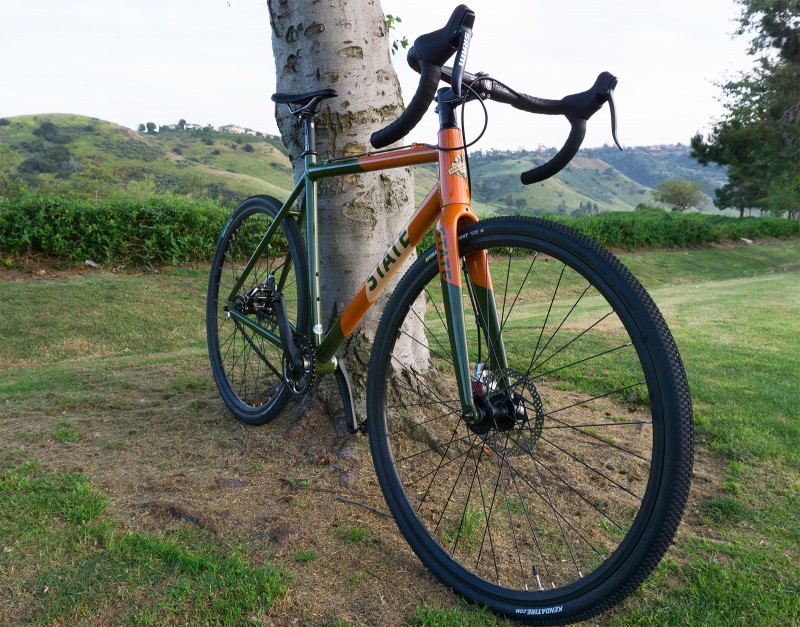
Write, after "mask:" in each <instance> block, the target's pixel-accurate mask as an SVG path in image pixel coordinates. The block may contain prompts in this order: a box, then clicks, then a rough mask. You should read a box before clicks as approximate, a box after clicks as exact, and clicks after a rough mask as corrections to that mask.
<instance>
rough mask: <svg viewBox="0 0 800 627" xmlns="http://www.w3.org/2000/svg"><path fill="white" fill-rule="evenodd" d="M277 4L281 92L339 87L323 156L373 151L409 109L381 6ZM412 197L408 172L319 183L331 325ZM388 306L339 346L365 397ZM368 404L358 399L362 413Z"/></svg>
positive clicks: (351, 1) (285, 115)
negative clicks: (376, 135)
mask: <svg viewBox="0 0 800 627" xmlns="http://www.w3.org/2000/svg"><path fill="white" fill-rule="evenodd" d="M268 6H269V13H270V24H271V26H272V48H273V52H274V57H275V68H276V75H277V91H279V92H284V93H300V92H305V91H312V90H316V89H322V88H326V87H330V88H333V89H335V90H336V91H337V92H338V94H339V96H338V98H335V99H330V100H326V101H325V103H324V104H325V107H324V108H323V110H322V112H321V113H320V115H319V116H318V117H317V150H318V153H319V159H320V160H323V159H327V158H330V157H334V156H336V157H341V156H346V155H354V154H359V153H363V152H367V151H368V150H369V149H370V144H369V136H370V134H371V133H372V132H373V131H375V130H377V129H380V128H382V127H384V126H386V125H387V124H388V123H389V122H391V121H392V120H394V119H395V118H396V117H397V116H398V115H399V114H400V112H401V111H402V108H403V102H402V98H401V95H400V84H399V82H398V80H397V76H396V75H395V72H394V70H393V69H392V66H391V61H390V57H389V41H388V33H387V30H386V25H385V18H384V14H383V10H382V9H381V6H380V3H379V2H378V1H377V0H366V1H365V0H319V1H316V2H297V1H295V0H269V2H268ZM276 118H277V121H278V127H279V128H280V131H281V137H282V139H283V142H284V144H285V145H286V146H287V148H288V150H289V155H290V158H291V160H292V165H293V166H294V168H295V177H296V178H298V177H299V175H300V173H301V172H302V168H303V159H302V157H301V156H300V155H301V153H302V141H303V138H302V130H301V129H300V128H299V127H298V126H297V124H296V121H295V118H294V117H293V116H292V115H291V113H290V112H289V110H288V107H286V106H285V105H279V106H278V107H277V108H276ZM413 197H414V194H413V184H412V178H411V173H410V171H409V170H408V169H395V170H388V171H385V172H379V173H365V174H357V175H349V176H346V177H340V178H334V179H325V180H323V181H321V182H320V187H319V216H320V225H319V237H320V249H321V250H320V264H321V271H320V275H321V277H320V280H321V284H322V295H323V303H322V304H323V321H324V322H325V323H326V325H327V324H329V323H330V322H331V321H332V320H334V319H335V316H336V315H338V314H339V313H340V312H341V311H342V309H343V308H344V306H346V305H347V303H348V302H349V301H350V299H351V298H352V297H353V296H354V295H355V294H356V292H357V291H358V289H359V288H360V286H361V284H362V282H363V281H364V280H365V279H366V278H367V276H369V274H370V273H371V272H372V270H373V269H374V267H375V265H376V264H377V263H378V261H379V258H380V256H381V254H382V253H383V252H384V251H385V250H386V248H387V247H388V246H389V244H390V243H391V242H392V241H393V239H394V237H395V236H396V235H397V234H398V233H399V232H400V229H401V228H402V226H403V225H404V224H405V222H406V220H407V219H408V218H409V217H410V215H411V213H412V212H413ZM391 289H392V286H390V287H389V290H391ZM384 304H385V298H384V299H381V300H380V301H379V302H378V303H377V304H376V306H375V307H373V309H372V310H371V311H370V313H369V314H368V315H367V317H366V318H365V319H364V321H363V322H362V323H361V325H360V327H359V328H358V330H357V331H356V332H355V333H354V334H353V336H351V338H350V339H349V340H348V342H347V344H346V346H345V347H344V348H343V349H340V353H339V354H340V355H345V357H346V362H347V366H348V369H349V371H350V374H351V376H352V378H353V380H354V381H353V382H354V388H355V389H354V392H355V393H356V394H357V395H358V394H360V393H361V392H360V391H361V390H363V389H364V385H363V384H364V380H365V374H366V366H367V363H368V361H369V352H370V347H371V342H372V340H373V338H374V336H375V329H376V327H377V321H378V319H379V318H380V313H381V311H382V310H383V307H384ZM359 405H361V402H359V399H358V398H357V410H359V413H361V411H360V408H359ZM362 407H363V405H362ZM362 417H363V414H362Z"/></svg>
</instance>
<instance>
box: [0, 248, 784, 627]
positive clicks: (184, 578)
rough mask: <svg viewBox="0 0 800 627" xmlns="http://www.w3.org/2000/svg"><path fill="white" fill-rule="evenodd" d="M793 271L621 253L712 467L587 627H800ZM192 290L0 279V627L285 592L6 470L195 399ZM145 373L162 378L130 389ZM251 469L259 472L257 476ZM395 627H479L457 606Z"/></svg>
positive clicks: (345, 532) (85, 490)
mask: <svg viewBox="0 0 800 627" xmlns="http://www.w3.org/2000/svg"><path fill="white" fill-rule="evenodd" d="M799 258H800V242H797V241H787V242H780V243H777V244H773V245H760V246H741V247H733V248H725V249H719V248H716V249H707V250H697V251H688V252H686V251H675V252H663V253H662V252H653V253H647V254H632V255H625V256H624V260H625V262H626V263H627V264H628V265H629V267H631V269H632V270H633V271H634V273H635V274H636V275H637V276H639V277H640V278H641V279H642V281H643V283H644V284H645V285H646V287H647V288H648V289H649V290H650V291H651V292H652V294H653V296H654V299H655V300H656V302H657V303H658V304H659V307H660V308H661V309H662V311H663V312H664V314H665V317H666V318H667V321H668V322H669V324H670V327H671V328H672V330H673V333H674V334H675V337H676V341H677V343H678V345H679V347H680V349H681V353H682V356H683V358H684V361H685V364H686V368H687V373H688V375H689V380H690V386H691V389H692V392H693V400H694V404H695V414H696V420H697V430H698V439H699V441H700V443H701V446H700V447H699V456H700V457H701V458H702V459H704V460H716V462H715V463H716V464H717V467H718V468H719V470H718V471H716V472H717V474H716V475H715V476H714V477H713V478H712V479H713V481H712V486H713V490H711V489H709V490H708V491H707V492H706V493H703V494H700V495H698V496H693V497H692V502H691V504H690V507H689V510H688V511H687V522H686V523H685V525H684V526H683V527H682V531H681V532H680V533H679V535H678V537H677V539H676V543H675V546H674V547H673V548H672V549H671V550H670V552H669V553H668V557H667V559H666V560H665V561H664V562H663V563H662V564H661V566H659V568H658V569H657V570H656V571H655V573H654V574H653V575H652V576H651V577H650V578H649V579H648V581H647V582H646V584H645V585H644V586H643V587H642V588H641V589H640V590H639V591H637V592H636V593H635V594H634V595H633V597H632V599H631V600H630V601H628V602H627V603H626V604H625V605H624V606H623V607H621V608H618V609H617V610H615V611H613V612H612V613H610V614H608V615H606V616H604V617H602V618H601V619H600V622H601V623H602V624H608V623H611V624H614V625H636V624H667V625H684V624H708V625H727V624H775V625H788V624H797V623H798V621H800V601H799V599H800V586H798V582H799V581H800V567H798V564H800V549H798V547H800V446H799V444H800V420H798V418H800V416H798V403H797V398H798V397H800V389H799V386H798V381H800V366H799V365H798V360H797V355H798V354H800V290H798V285H800V270H799V269H798V262H797V260H798V259H799ZM33 287H35V288H38V289H32V288H33ZM204 290H205V271H204V270H192V269H186V270H184V269H179V270H175V271H171V272H169V273H165V274H160V275H108V274H102V275H100V274H98V275H88V276H85V277H80V278H73V279H69V280H57V281H41V282H35V283H34V282H18V283H10V282H6V283H0V301H2V302H3V303H4V305H6V304H7V305H8V306H5V307H4V314H3V316H2V317H0V336H2V337H3V338H4V341H3V344H2V347H1V348H0V368H2V371H0V407H3V409H4V415H6V413H7V415H22V414H21V413H20V412H27V414H26V415H36V416H37V417H38V418H37V420H36V421H31V422H30V424H26V425H25V428H24V430H23V431H20V432H19V434H18V437H16V438H15V439H13V440H10V441H7V444H6V445H5V446H4V448H3V449H2V452H0V473H2V477H0V547H2V549H0V550H1V551H2V552H0V579H3V580H4V581H9V582H11V583H10V584H9V585H11V586H12V588H10V589H8V588H7V589H4V591H3V592H1V593H0V622H5V623H8V622H12V623H13V622H17V623H29V622H37V623H57V624H75V623H85V624H107V623H115V624H120V623H122V624H130V623H138V624H161V623H164V622H167V623H168V622H174V623H178V622H180V623H184V622H192V623H213V624H225V623H229V624H235V623H244V622H246V621H247V620H249V617H250V616H264V615H265V614H266V613H268V612H269V611H270V607H272V606H273V605H274V604H276V603H280V602H281V600H282V599H283V598H285V597H286V596H287V595H290V592H289V588H288V586H289V578H288V576H287V574H286V573H285V572H284V571H281V570H276V569H274V568H271V567H269V566H264V565H263V564H260V565H259V564H258V563H252V562H251V561H250V559H249V556H250V554H251V553H250V550H249V549H248V548H246V547H239V546H237V545H235V544H232V543H231V542H232V541H229V540H227V539H223V540H219V539H214V538H211V537H209V536H208V534H207V533H206V532H204V531H202V530H197V529H192V528H182V529H180V530H178V531H172V532H165V533H163V534H151V533H144V532H138V531H136V532H134V531H130V530H128V529H127V527H126V526H125V525H122V524H121V521H119V520H114V519H112V518H111V517H110V516H109V514H108V513H107V512H106V509H107V501H106V500H105V498H104V497H103V496H102V495H101V494H100V492H99V491H97V489H96V488H95V487H93V483H92V480H91V478H89V477H86V476H83V475H81V474H80V473H63V472H55V471H50V470H47V469H43V468H41V467H38V466H37V465H36V464H29V463H28V464H26V463H22V461H21V460H26V459H28V460H29V459H30V458H31V456H35V455H36V451H37V449H38V447H41V446H43V445H45V443H47V442H52V441H56V443H57V446H62V442H63V443H65V444H64V445H68V446H84V445H86V442H87V440H88V439H89V438H90V437H95V436H94V434H92V433H91V432H88V431H87V430H86V428H85V425H84V423H83V422H82V421H81V419H80V415H81V412H86V411H92V412H109V413H115V412H142V411H149V410H150V409H151V408H152V407H155V406H158V407H160V406H162V405H163V406H165V407H166V406H169V405H170V404H173V403H175V402H176V401H180V402H189V403H197V404H198V407H199V406H201V405H202V404H203V403H205V402H207V401H206V400H204V399H205V397H206V396H208V395H210V394H212V393H213V390H210V389H209V387H208V380H207V379H203V378H202V377H198V376H197V375H196V373H192V372H187V371H185V369H184V368H183V367H182V364H183V363H184V362H185V361H186V359H187V356H192V357H193V358H194V357H197V355H198V354H201V353H202V352H203V350H204V349H203V343H204V337H203V335H204V332H203V325H202V316H203V293H204ZM53 303H58V307H57V308H56V307H54V306H53ZM165 312H167V313H168V314H169V315H166V316H165V315H164V313H165ZM148 368H159V372H162V373H164V374H163V376H161V377H159V378H158V379H155V380H153V379H148V380H142V379H143V377H142V373H146V372H148ZM143 399H144V400H145V401H146V404H145V405H144V407H145V409H142V405H141V404H142V402H143ZM182 399H190V400H188V401H184V400H182ZM190 409H191V408H190ZM131 415H138V414H136V413H132V414H131ZM4 420H5V418H2V419H0V427H2V426H3V423H4ZM132 427H135V425H132ZM101 437H105V436H104V435H103V434H101ZM105 446H107V447H108V448H109V450H110V449H111V448H114V447H120V446H121V447H127V446H133V445H132V444H129V443H128V442H127V441H119V442H117V441H111V440H109V441H108V442H107V443H106V444H105ZM165 463H166V464H167V465H169V460H165ZM247 468H248V469H249V470H251V471H252V472H257V473H258V474H264V475H266V474H268V473H269V465H268V464H267V466H262V465H261V464H258V465H253V466H250V465H248V466H247ZM154 472H158V471H157V470H156V469H154ZM301 476H302V475H301ZM292 483H293V485H294V486H295V487H307V486H308V480H305V479H304V480H292ZM314 485H316V480H315V482H314ZM514 508H515V509H517V505H516V504H515V505H514ZM518 509H519V510H520V511H524V504H523V503H522V502H520V503H519V505H518ZM336 524H337V523H334V525H336ZM457 531H458V529H456V532H457ZM333 533H334V534H335V535H336V536H338V537H337V538H334V539H335V540H336V541H338V544H339V546H346V545H348V544H355V545H360V544H361V545H365V544H369V547H370V548H369V550H370V551H382V550H388V549H384V548H381V547H385V546H386V545H383V544H380V543H377V542H373V541H372V538H374V537H375V536H374V534H373V531H372V530H371V529H370V528H367V527H366V526H364V525H361V524H357V525H356V524H352V523H344V522H341V521H340V522H338V526H336V527H335V529H334V531H333ZM460 541H463V535H462V540H460ZM306 546H308V545H306ZM321 561H322V556H321V554H320V553H319V551H318V550H316V549H315V550H310V549H303V550H295V551H293V552H292V554H291V561H290V563H293V564H295V565H297V567H298V569H302V570H311V568H316V567H317V564H318V563H319V562H321ZM312 562H315V564H314V566H313V567H303V566H301V565H303V564H310V563H312ZM12 572H13V574H14V575H13V578H12V577H10V573H12ZM357 572H358V573H359V577H360V578H361V579H364V581H363V582H361V583H359V582H355V581H354V582H352V590H351V586H350V584H349V583H348V584H347V588H346V589H345V590H344V591H342V594H343V595H344V596H347V595H348V594H351V593H353V592H352V591H353V590H356V589H357V588H358V586H361V585H365V584H369V582H370V581H372V580H371V579H369V576H368V575H363V574H362V572H364V571H362V570H361V569H359V570H358V571H357ZM398 576H401V577H411V575H410V574H409V573H403V574H401V575H398ZM45 589H46V590H47V592H46V593H45V592H44V591H45ZM8 590H12V592H13V594H11V595H9V593H8ZM231 591H235V594H234V593H233V592H231ZM402 620H404V621H406V622H407V623H408V624H411V625H493V624H495V618H494V617H493V616H491V615H490V614H488V613H486V612H482V611H480V610H476V609H474V608H470V607H467V606H465V605H464V604H462V603H460V602H458V601H455V602H454V603H453V605H452V606H447V605H439V604H431V605H421V606H420V607H418V608H416V610H414V611H413V612H412V613H411V614H409V615H407V616H406V617H404V618H402Z"/></svg>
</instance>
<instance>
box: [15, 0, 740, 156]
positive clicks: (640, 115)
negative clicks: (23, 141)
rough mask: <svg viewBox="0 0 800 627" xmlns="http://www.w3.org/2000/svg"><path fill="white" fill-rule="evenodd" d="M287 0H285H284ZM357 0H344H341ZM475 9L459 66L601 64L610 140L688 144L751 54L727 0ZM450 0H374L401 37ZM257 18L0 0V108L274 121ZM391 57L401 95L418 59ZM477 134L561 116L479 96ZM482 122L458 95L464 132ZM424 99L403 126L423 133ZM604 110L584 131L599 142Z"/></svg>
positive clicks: (556, 84) (547, 133)
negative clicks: (608, 87) (610, 77)
mask: <svg viewBox="0 0 800 627" xmlns="http://www.w3.org/2000/svg"><path fill="white" fill-rule="evenodd" d="M292 1H296V0H292ZM352 1H357V0H352ZM461 1H463V2H465V3H466V4H467V5H468V6H469V7H470V8H471V9H472V10H474V11H475V14H476V19H475V26H474V32H473V39H472V45H471V48H470V53H469V59H468V62H467V69H468V70H469V71H472V72H477V71H484V72H488V73H490V74H491V75H492V76H494V77H496V78H498V79H500V80H502V81H503V82H505V83H507V84H509V85H510V86H511V87H513V88H514V89H516V90H517V91H521V92H524V93H527V94H530V95H534V96H540V97H544V98H560V97H562V96H564V95H567V94H570V93H575V92H578V91H583V90H584V89H587V88H588V87H590V86H591V85H592V83H593V82H594V79H595V78H596V76H597V74H599V73H600V72H601V71H603V70H608V71H610V72H612V73H613V74H614V75H616V76H617V77H618V78H619V85H618V87H617V90H616V93H615V97H616V102H617V111H618V120H619V134H620V138H621V140H622V141H623V143H624V144H627V145H630V146H643V145H653V144H675V143H684V144H687V143H688V142H689V140H690V138H691V137H692V136H693V135H694V134H695V133H696V132H698V131H699V132H704V133H705V132H708V130H709V129H710V127H711V124H712V122H713V120H714V119H716V118H718V117H719V116H720V115H721V114H722V113H723V111H724V109H723V106H722V104H721V103H720V102H719V98H720V96H721V91H720V89H719V87H717V86H716V85H715V83H718V82H719V81H721V80H724V79H725V78H732V77H734V76H735V75H736V73H737V72H739V71H742V70H747V69H749V68H750V67H751V66H752V60H751V59H750V58H749V57H748V56H747V55H746V48H747V41H746V40H745V39H744V38H741V37H739V38H735V39H734V38H733V37H732V33H733V32H734V31H735V29H736V22H735V18H736V16H737V15H738V13H739V9H738V6H737V5H736V4H735V2H734V0H669V1H664V0H604V1H600V0H524V1H523V0H461ZM457 3H458V2H455V1H454V2H434V1H433V0H382V2H381V5H382V8H383V10H384V12H385V13H389V14H392V15H399V16H400V17H401V19H402V23H401V24H399V25H398V27H397V30H396V31H395V32H396V33H397V37H400V36H403V35H405V36H406V37H408V39H409V40H410V41H413V40H414V38H415V37H416V36H418V35H420V34H422V33H425V32H428V31H431V30H435V29H437V28H440V27H441V26H443V25H444V24H445V22H446V21H447V18H448V17H449V15H450V13H451V11H452V9H453V8H454V7H455V5H456V4H457ZM270 36H271V30H270V28H269V15H268V11H267V8H266V3H265V0H136V1H135V2H132V1H131V0H125V1H123V0H69V1H64V0H0V117H11V116H16V115H28V114H36V113H76V114H81V115H87V116H90V117H96V118H100V119H103V120H108V121H110V122H115V123H118V124H122V125H124V126H128V127H130V128H134V129H135V128H137V127H138V125H139V124H140V123H145V122H150V121H152V122H155V123H156V124H158V125H161V124H171V123H176V122H177V121H178V120H179V119H181V118H183V119H185V120H186V121H187V122H193V123H197V124H203V125H205V124H212V125H214V126H220V125H223V124H238V125H241V126H246V127H248V128H252V129H255V130H258V131H262V132H266V133H271V134H277V133H278V131H277V126H276V124H275V120H274V115H275V110H274V105H273V104H272V103H271V102H270V100H269V97H270V95H271V94H272V93H273V92H274V91H275V66H274V61H273V58H272V47H271V41H270ZM393 62H394V65H395V68H396V70H397V72H398V76H399V77H400V81H401V85H402V88H403V96H404V100H405V101H406V103H407V102H408V101H409V100H410V98H411V96H412V95H413V92H414V90H415V88H416V85H417V82H418V75H416V74H415V73H414V72H412V71H411V70H410V69H408V67H407V66H406V63H405V54H404V53H398V54H397V55H395V56H394V58H393ZM488 109H489V116H490V117H489V128H488V131H487V134H486V135H485V136H484V138H483V140H482V141H481V143H480V144H479V145H478V146H477V147H478V148H483V149H489V148H497V149H511V150H514V149H518V148H528V149H531V148H536V147H538V146H560V145H561V144H562V143H563V141H564V140H565V139H566V134H567V132H568V130H569V127H568V125H567V123H566V122H565V121H564V120H563V119H561V118H552V117H544V116H533V115H531V114H524V113H518V112H516V111H514V110H513V109H511V108H510V107H507V106H502V105H499V104H497V103H490V104H489V105H488ZM482 125H483V114H482V112H481V111H480V109H479V108H478V105H473V106H472V107H470V109H469V113H468V116H467V135H468V139H469V138H470V137H474V135H475V134H476V133H477V132H478V131H479V129H480V128H481V127H482ZM435 130H436V115H435V114H433V113H431V114H430V115H429V116H427V118H426V120H425V121H424V122H423V123H422V124H421V125H420V126H419V127H418V130H417V131H416V132H415V133H414V134H412V136H410V138H409V139H412V140H417V141H426V142H430V141H432V139H433V135H432V133H435ZM611 142H612V139H611V130H610V122H609V115H608V112H607V110H604V111H600V112H598V113H597V114H596V115H595V116H594V117H593V118H592V120H591V121H590V123H589V131H588V134H587V138H586V141H585V144H584V145H585V146H602V145H604V144H610V143H611Z"/></svg>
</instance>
